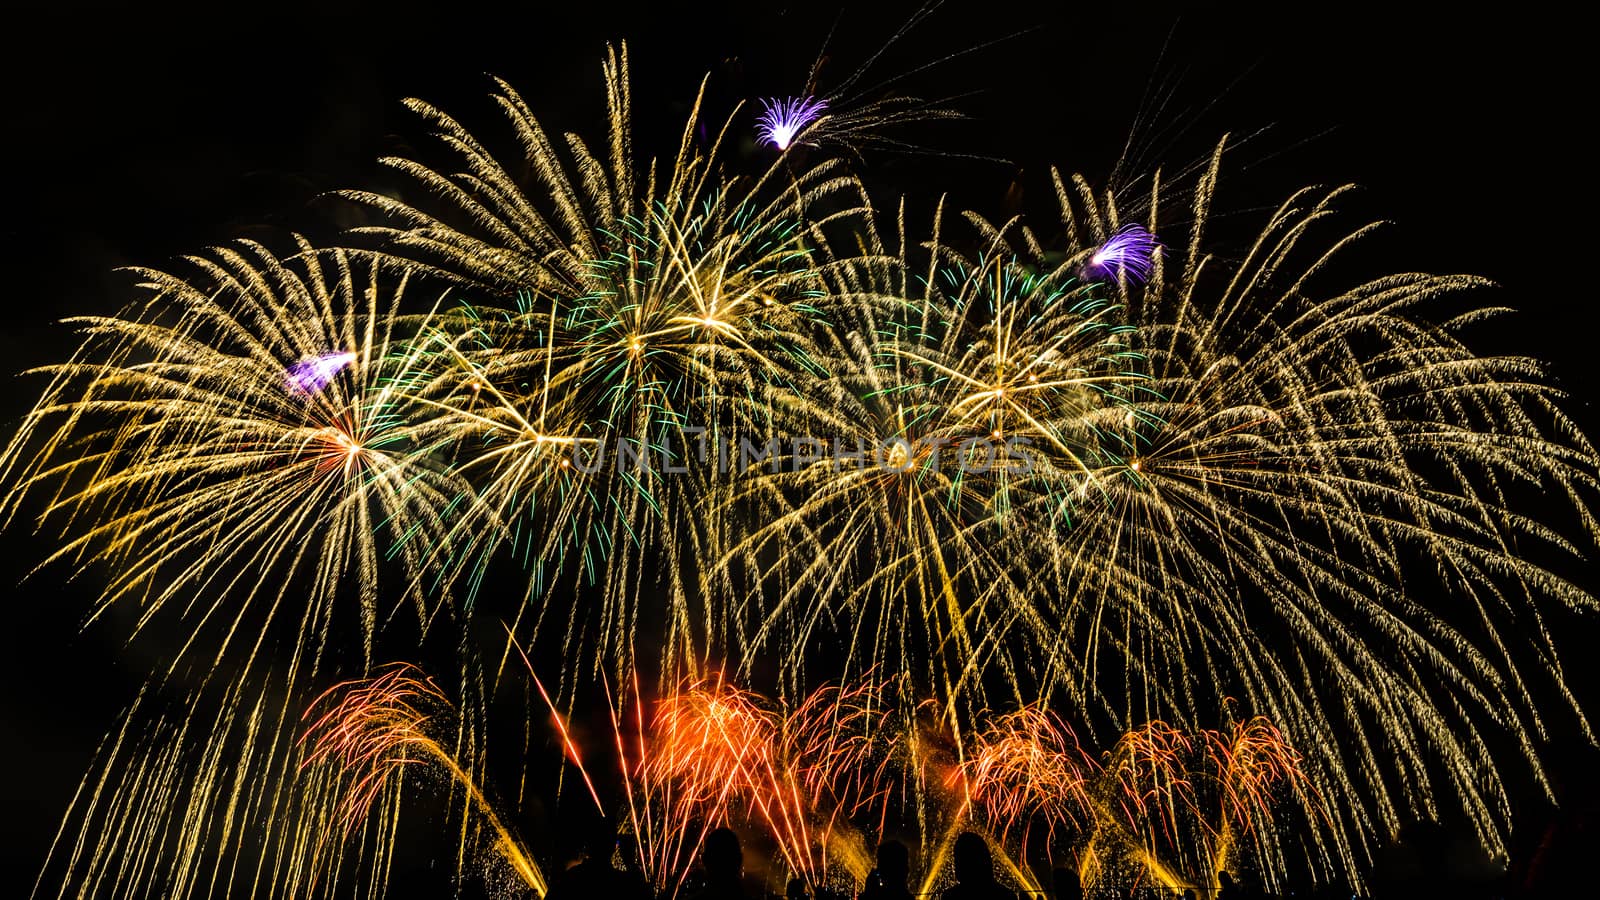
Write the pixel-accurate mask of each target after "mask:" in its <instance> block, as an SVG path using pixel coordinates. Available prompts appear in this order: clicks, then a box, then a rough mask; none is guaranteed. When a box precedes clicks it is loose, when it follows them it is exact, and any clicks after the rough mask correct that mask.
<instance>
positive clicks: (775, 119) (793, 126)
mask: <svg viewBox="0 0 1600 900" xmlns="http://www.w3.org/2000/svg"><path fill="white" fill-rule="evenodd" d="M827 108H828V102H827V101H826V100H818V99H816V98H814V97H790V98H788V99H787V100H763V101H761V118H760V119H758V120H757V121H756V137H757V138H758V139H759V140H760V141H761V142H762V143H764V144H767V145H768V146H771V147H776V148H778V149H779V150H787V149H789V145H790V144H791V143H793V142H794V139H795V138H796V137H798V136H799V135H800V134H801V133H802V132H804V131H805V130H806V128H807V127H808V126H810V125H811V124H812V123H813V122H816V121H817V120H818V119H819V118H821V117H822V114H823V113H824V112H825V111H826V110H827Z"/></svg>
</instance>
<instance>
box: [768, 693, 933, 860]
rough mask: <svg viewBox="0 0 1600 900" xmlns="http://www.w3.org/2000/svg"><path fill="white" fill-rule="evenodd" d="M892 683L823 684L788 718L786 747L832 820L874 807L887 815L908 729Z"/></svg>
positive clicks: (797, 771) (807, 789) (817, 805)
mask: <svg viewBox="0 0 1600 900" xmlns="http://www.w3.org/2000/svg"><path fill="white" fill-rule="evenodd" d="M888 687H889V683H878V682H867V683H863V684H859V685H855V686H845V685H838V686H835V685H823V686H822V687H820V688H818V689H817V690H815V691H812V692H811V693H810V694H809V695H808V696H807V697H806V698H805V700H804V701H802V702H801V703H800V704H799V705H798V706H796V707H795V708H794V710H792V711H791V712H790V713H789V715H788V716H787V718H786V719H785V721H784V735H783V752H784V757H785V758H786V759H787V760H788V761H789V764H790V765H791V766H792V767H793V770H794V773H795V777H796V779H797V780H798V782H799V784H800V787H801V788H803V789H804V791H805V793H806V795H807V796H808V797H810V798H811V805H812V806H813V807H814V808H822V807H828V808H831V819H830V821H833V820H837V819H838V818H839V817H841V816H842V817H844V818H846V819H848V818H854V817H855V816H857V815H859V814H860V813H861V812H863V811H866V810H871V809H875V810H876V812H877V815H876V816H875V818H876V819H877V821H878V827H879V829H880V830H881V829H882V827H883V821H884V818H885V817H886V816H887V815H888V804H889V796H890V793H891V785H890V782H891V778H890V775H891V773H890V766H891V763H892V762H893V761H894V756H895V750H896V748H897V747H898V745H899V743H900V740H901V737H902V735H903V732H902V730H901V729H898V728H896V727H895V721H894V717H893V711H894V708H893V705H892V703H891V702H890V701H889V699H888V698H887V697H886V696H885V694H886V692H887V688H888Z"/></svg>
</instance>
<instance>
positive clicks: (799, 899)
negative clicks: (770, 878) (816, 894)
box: [783, 878, 810, 900]
mask: <svg viewBox="0 0 1600 900" xmlns="http://www.w3.org/2000/svg"><path fill="white" fill-rule="evenodd" d="M783 897H784V900H810V897H809V896H808V895H807V894H806V883H805V882H804V881H801V880H800V879H798V878H791V879H789V889H788V890H786V891H784V892H783Z"/></svg>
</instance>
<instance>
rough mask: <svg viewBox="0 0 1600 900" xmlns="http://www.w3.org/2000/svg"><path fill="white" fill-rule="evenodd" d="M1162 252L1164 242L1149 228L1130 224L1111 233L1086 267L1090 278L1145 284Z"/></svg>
mask: <svg viewBox="0 0 1600 900" xmlns="http://www.w3.org/2000/svg"><path fill="white" fill-rule="evenodd" d="M1160 254H1161V241H1159V240H1157V239H1156V236H1155V234H1154V233H1152V232H1151V231H1150V229H1148V228H1146V227H1144V226H1143V225H1140V224H1138V223H1129V224H1127V225H1124V226H1122V227H1121V228H1118V229H1117V230H1116V231H1115V232H1114V233H1112V235H1111V237H1110V239H1108V240H1107V241H1106V242H1105V243H1104V244H1101V245H1100V249H1098V250H1096V251H1095V252H1094V255H1093V256H1091V257H1089V262H1088V263H1087V264H1086V265H1085V266H1084V271H1085V274H1086V275H1088V276H1089V277H1091V278H1127V279H1128V280H1129V281H1132V282H1134V283H1136V284H1142V283H1143V282H1144V281H1145V280H1146V279H1148V278H1149V277H1150V273H1151V272H1153V271H1154V270H1155V267H1156V257H1157V256H1159V255H1160Z"/></svg>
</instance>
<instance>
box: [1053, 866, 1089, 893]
mask: <svg viewBox="0 0 1600 900" xmlns="http://www.w3.org/2000/svg"><path fill="white" fill-rule="evenodd" d="M1050 880H1051V882H1052V887H1053V890H1052V891H1051V892H1050V893H1051V896H1052V897H1054V898H1055V900H1083V883H1082V882H1080V881H1079V880H1078V873H1077V872H1074V871H1072V870H1071V869H1057V870H1055V871H1054V872H1053V873H1051V876H1050Z"/></svg>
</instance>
